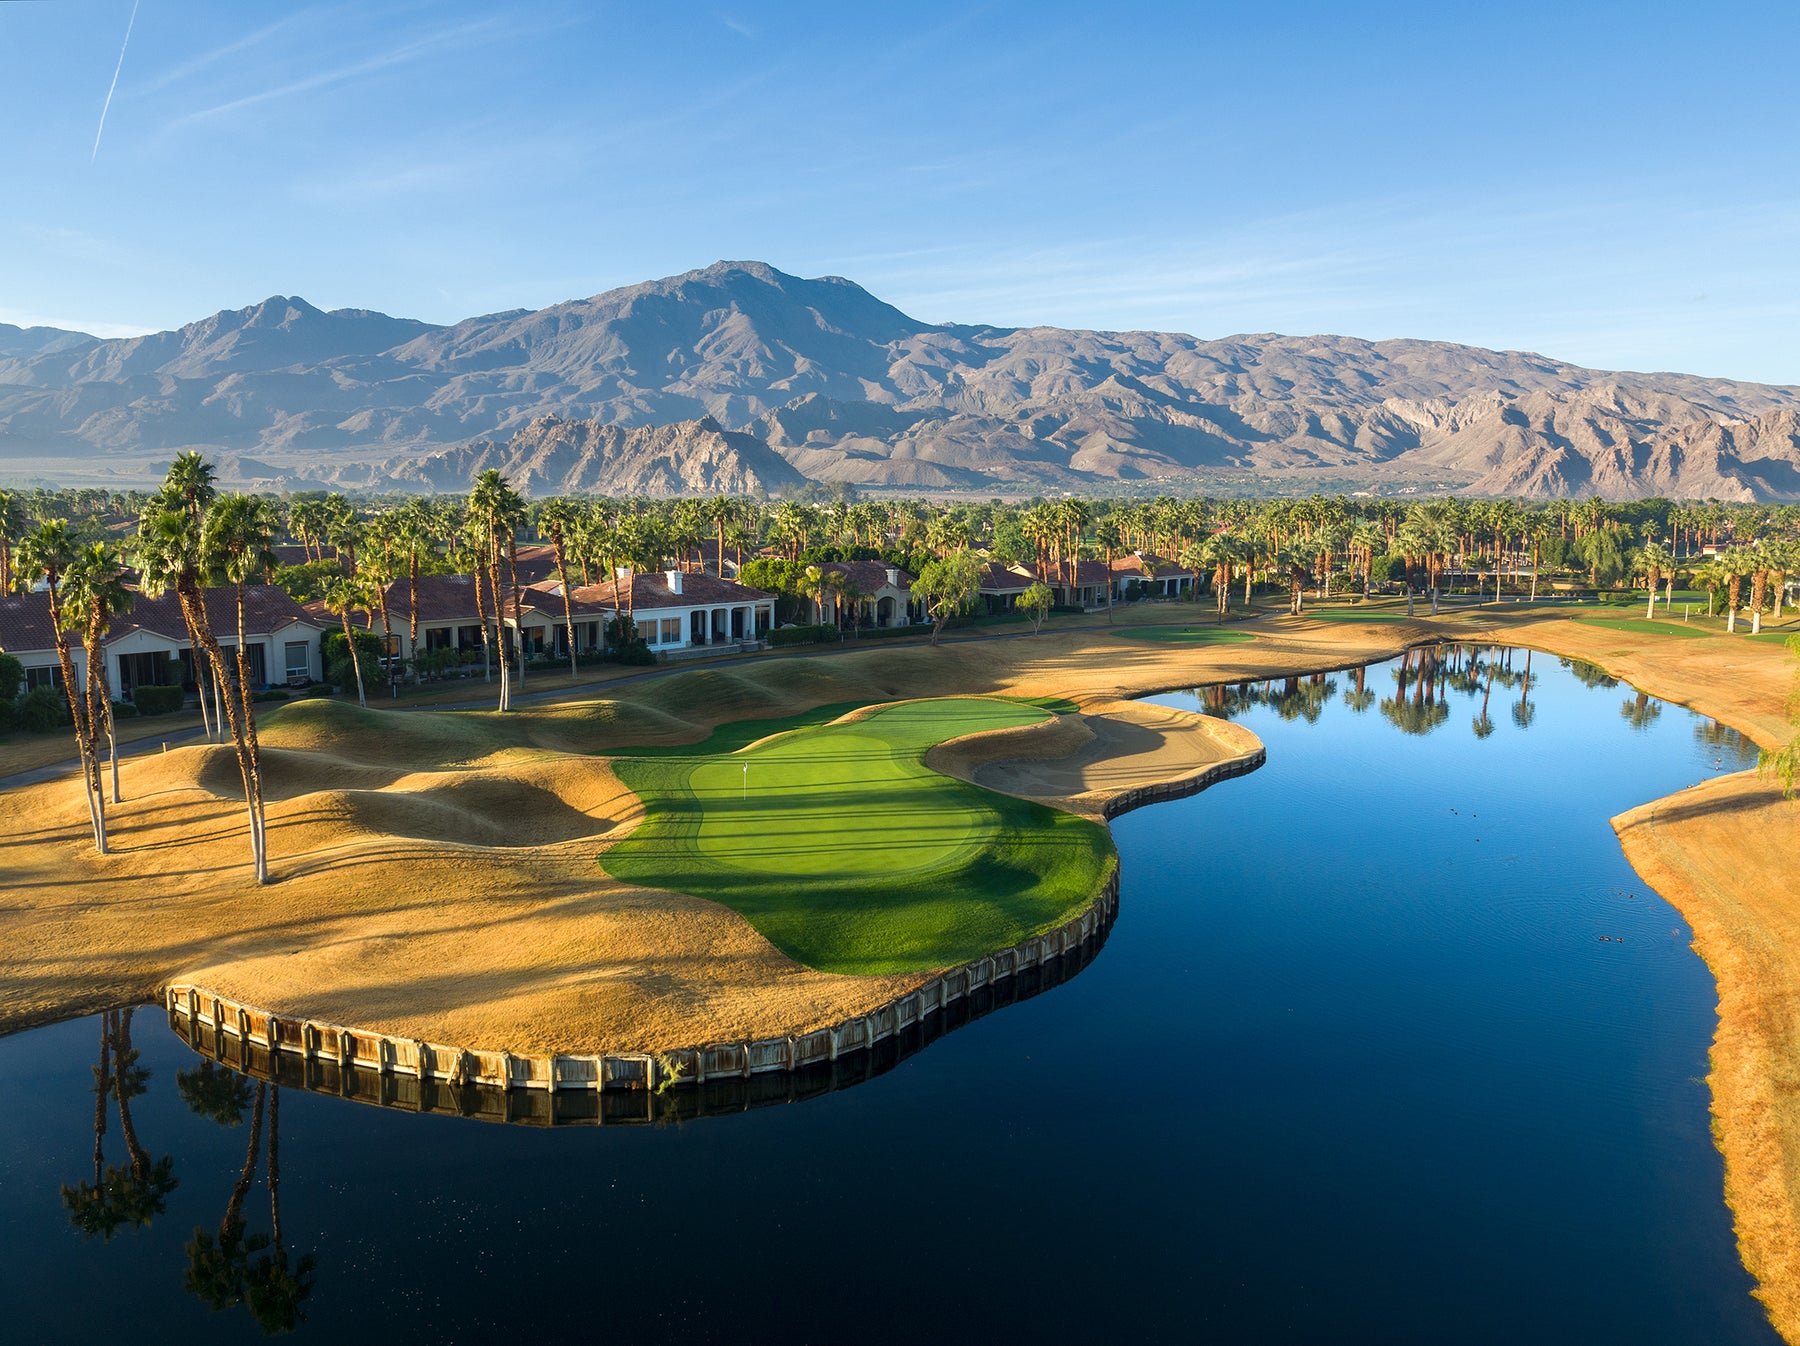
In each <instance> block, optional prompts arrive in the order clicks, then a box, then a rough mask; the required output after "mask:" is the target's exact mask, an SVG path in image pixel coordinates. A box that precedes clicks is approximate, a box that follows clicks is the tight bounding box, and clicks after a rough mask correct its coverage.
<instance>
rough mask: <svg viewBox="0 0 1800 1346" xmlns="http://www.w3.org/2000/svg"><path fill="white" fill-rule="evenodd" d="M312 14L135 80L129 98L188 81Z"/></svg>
mask: <svg viewBox="0 0 1800 1346" xmlns="http://www.w3.org/2000/svg"><path fill="white" fill-rule="evenodd" d="M313 12H314V11H312V10H304V9H303V10H299V11H297V12H295V13H293V14H288V15H284V16H283V17H282V18H279V19H277V20H275V22H274V23H270V24H265V25H264V26H263V27H261V28H258V29H257V30H256V31H254V32H251V33H246V34H245V35H244V36H243V37H240V38H238V39H237V40H236V41H234V42H227V43H225V44H224V45H223V46H220V47H214V48H213V49H212V50H211V51H203V52H201V53H200V54H199V55H197V56H190V57H189V58H188V59H187V60H185V61H181V62H178V63H177V64H175V65H172V66H170V67H169V68H168V69H166V70H164V71H162V72H161V73H159V74H155V75H152V76H150V77H149V78H148V79H134V80H133V82H132V86H131V89H130V90H129V93H130V96H131V97H132V98H142V97H145V96H147V95H149V94H154V93H160V92H162V91H163V90H164V89H167V88H169V87H170V86H171V85H175V84H179V83H181V82H182V81H183V80H186V79H191V78H192V77H193V76H195V75H198V74H200V73H201V72H202V71H205V70H209V69H211V68H212V67H213V66H216V65H218V64H219V63H220V62H221V61H224V60H226V59H227V58H229V57H232V56H241V55H242V54H243V53H244V52H247V51H250V50H251V49H252V48H255V47H259V46H261V45H262V44H263V43H265V42H267V41H268V40H269V39H270V38H272V37H274V36H275V35H276V34H277V33H281V32H285V31H288V30H290V29H292V28H294V27H295V26H296V25H298V24H300V23H302V22H303V21H304V20H305V19H306V18H307V17H308V16H309V15H311V14H312V13H313Z"/></svg>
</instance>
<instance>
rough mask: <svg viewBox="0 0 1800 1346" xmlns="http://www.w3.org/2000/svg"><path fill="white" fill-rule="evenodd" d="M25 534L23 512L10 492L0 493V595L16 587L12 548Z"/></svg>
mask: <svg viewBox="0 0 1800 1346" xmlns="http://www.w3.org/2000/svg"><path fill="white" fill-rule="evenodd" d="M24 534H25V511H24V509H23V508H22V507H21V506H20V504H19V498H18V497H17V496H16V495H14V494H13V493H12V492H11V491H0V594H10V593H11V592H12V591H13V590H14V589H15V588H17V587H18V585H17V580H16V577H15V576H14V575H13V547H14V545H15V544H16V543H17V542H18V541H19V539H20V538H21V537H23V536H24Z"/></svg>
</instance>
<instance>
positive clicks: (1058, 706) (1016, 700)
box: [995, 696, 1081, 715]
mask: <svg viewBox="0 0 1800 1346" xmlns="http://www.w3.org/2000/svg"><path fill="white" fill-rule="evenodd" d="M995 700H997V701H1010V702H1012V703H1013V704H1014V705H1015V706H1036V707H1037V708H1038V709H1039V710H1047V711H1049V712H1050V713H1051V714H1052V715H1076V714H1079V713H1080V711H1081V707H1080V706H1078V705H1076V704H1075V703H1074V702H1073V701H1071V700H1069V698H1068V697H1066V696H1001V697H996V698H995Z"/></svg>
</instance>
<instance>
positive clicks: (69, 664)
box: [49, 575, 106, 855]
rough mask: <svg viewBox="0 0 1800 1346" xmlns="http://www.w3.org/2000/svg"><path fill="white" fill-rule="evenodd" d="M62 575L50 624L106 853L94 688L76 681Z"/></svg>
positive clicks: (98, 838) (98, 844)
mask: <svg viewBox="0 0 1800 1346" xmlns="http://www.w3.org/2000/svg"><path fill="white" fill-rule="evenodd" d="M59 579H60V577H59V576H57V575H51V576H49V580H50V591H49V597H50V626H51V629H52V630H53V631H54V632H55V640H56V662H57V665H58V666H59V667H60V668H61V669H62V680H63V699H64V700H66V701H67V702H68V703H69V720H70V723H71V724H72V725H73V726H74V729H75V750H76V753H77V755H78V756H79V757H80V759H81V782H82V789H83V790H84V791H85V792H86V794H87V801H88V816H89V818H90V819H91V821H92V822H93V826H94V849H95V850H97V851H99V853H100V854H101V855H105V854H106V798H105V795H104V794H103V793H102V791H101V789H100V765H99V762H98V760H97V757H96V754H95V752H94V739H93V734H92V725H91V722H90V717H89V715H88V713H87V711H88V704H89V694H90V690H91V688H90V687H89V686H87V685H84V684H78V683H77V682H76V681H75V659H74V656H73V655H71V654H70V652H69V633H68V632H67V631H65V630H64V629H63V614H62V596H61V594H60V592H59V591H58V585H59ZM90 682H91V679H90Z"/></svg>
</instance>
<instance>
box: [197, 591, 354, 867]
mask: <svg viewBox="0 0 1800 1346" xmlns="http://www.w3.org/2000/svg"><path fill="white" fill-rule="evenodd" d="M175 593H176V596H177V598H178V599H179V600H180V602H181V605H182V607H183V608H184V609H186V610H187V612H188V623H189V626H190V627H191V628H192V630H193V632H194V634H195V635H196V636H198V637H199V639H200V644H201V647H202V648H203V649H204V650H205V651H206V658H207V661H208V662H209V663H210V665H211V668H212V674H213V685H214V686H215V687H217V688H219V689H221V692H222V690H223V688H224V685H225V684H226V683H227V682H229V681H230V677H229V675H228V674H227V672H226V668H225V652H224V651H223V650H221V649H220V648H219V642H218V641H217V640H216V639H215V638H214V637H213V631H212V621H211V619H210V618H209V617H208V616H207V614H206V599H205V595H204V594H203V593H202V591H201V589H200V582H199V580H198V578H196V577H195V576H194V575H192V574H191V573H190V574H187V575H184V576H183V577H182V579H181V580H180V581H179V582H178V583H177V584H176V586H175ZM352 657H354V651H353V653H352ZM219 703H220V704H222V705H223V706H224V709H225V718H226V720H227V722H228V723H229V725H230V727H231V742H232V746H233V747H234V748H236V750H237V759H238V774H239V775H240V776H241V777H242V778H243V782H244V807H245V808H246V809H248V810H249V811H250V852H251V858H252V861H253V862H254V864H255V867H256V869H257V872H258V875H259V877H258V880H257V881H258V882H259V883H260V882H261V881H262V879H261V877H260V875H261V871H262V863H261V861H262V850H261V838H260V834H259V833H258V831H257V825H256V786H255V783H254V777H255V768H254V767H253V766H252V765H251V760H250V759H251V753H250V743H249V739H248V738H247V737H246V735H245V731H244V727H243V724H242V723H241V721H240V720H239V716H238V707H237V706H236V705H235V704H234V702H233V700H232V698H231V697H229V696H224V695H220V697H219Z"/></svg>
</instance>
